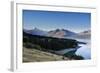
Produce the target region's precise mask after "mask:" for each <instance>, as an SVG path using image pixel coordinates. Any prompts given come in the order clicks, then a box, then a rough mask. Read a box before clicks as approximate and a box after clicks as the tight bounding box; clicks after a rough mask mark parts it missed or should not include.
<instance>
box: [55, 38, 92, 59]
mask: <svg viewBox="0 0 100 73" xmlns="http://www.w3.org/2000/svg"><path fill="white" fill-rule="evenodd" d="M76 40H77V41H80V42H85V43H86V44H79V46H80V47H77V48H70V49H64V50H60V51H55V52H56V53H58V54H61V55H63V54H65V53H67V52H69V51H74V50H76V49H77V51H76V52H75V54H76V55H80V56H82V57H84V59H91V41H90V39H76Z"/></svg>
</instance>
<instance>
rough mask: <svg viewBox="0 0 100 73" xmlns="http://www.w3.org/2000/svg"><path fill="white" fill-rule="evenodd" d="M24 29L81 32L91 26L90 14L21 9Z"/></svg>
mask: <svg viewBox="0 0 100 73" xmlns="http://www.w3.org/2000/svg"><path fill="white" fill-rule="evenodd" d="M23 27H24V29H34V28H35V27H36V28H39V29H41V30H46V31H49V30H55V29H58V28H59V29H68V30H71V31H74V32H81V31H84V30H88V29H90V28H91V14H90V13H79V12H55V11H36V10H23Z"/></svg>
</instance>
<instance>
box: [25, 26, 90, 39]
mask: <svg viewBox="0 0 100 73" xmlns="http://www.w3.org/2000/svg"><path fill="white" fill-rule="evenodd" d="M24 32H26V33H29V34H32V35H40V36H48V37H57V38H90V36H91V30H86V31H83V32H80V33H75V32H73V31H70V30H67V29H55V30H51V31H43V30H41V29H38V28H34V29H31V30H26V29H24Z"/></svg>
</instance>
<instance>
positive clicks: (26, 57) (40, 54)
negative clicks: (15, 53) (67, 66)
mask: <svg viewBox="0 0 100 73" xmlns="http://www.w3.org/2000/svg"><path fill="white" fill-rule="evenodd" d="M61 60H63V56H59V55H55V54H52V53H48V52H44V51H40V50H36V49H30V48H25V47H23V62H24V63H25V62H44V61H61ZM66 60H69V59H68V58H66Z"/></svg>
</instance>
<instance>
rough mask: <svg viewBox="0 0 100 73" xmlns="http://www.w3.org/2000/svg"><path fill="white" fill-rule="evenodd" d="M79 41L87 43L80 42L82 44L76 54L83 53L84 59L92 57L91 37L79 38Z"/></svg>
mask: <svg viewBox="0 0 100 73" xmlns="http://www.w3.org/2000/svg"><path fill="white" fill-rule="evenodd" d="M77 40H78V41H81V42H85V43H87V44H79V46H81V47H80V48H78V50H77V51H76V53H75V54H76V55H81V56H83V57H84V59H91V40H90V39H77Z"/></svg>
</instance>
